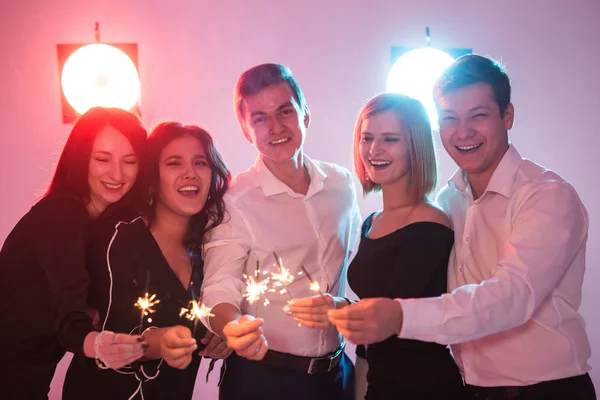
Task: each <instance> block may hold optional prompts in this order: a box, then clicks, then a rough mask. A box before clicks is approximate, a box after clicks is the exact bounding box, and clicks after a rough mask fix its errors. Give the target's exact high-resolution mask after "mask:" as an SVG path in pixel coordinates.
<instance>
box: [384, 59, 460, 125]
mask: <svg viewBox="0 0 600 400" xmlns="http://www.w3.org/2000/svg"><path fill="white" fill-rule="evenodd" d="M453 62H454V58H453V57H452V56H450V55H449V54H448V53H445V52H443V51H441V50H437V49H434V48H431V47H423V48H419V49H414V50H411V51H409V52H407V53H405V54H403V55H402V56H401V57H400V58H399V59H398V60H396V62H395V63H394V65H393V66H392V68H391V69H390V72H389V74H388V80H387V89H386V90H387V91H388V92H395V93H402V94H405V95H407V96H410V97H413V98H415V99H417V100H420V101H421V102H422V103H423V105H424V106H425V109H426V110H427V113H428V114H429V121H430V122H431V128H432V129H437V128H438V115H437V111H436V109H435V104H434V103H433V95H432V92H433V85H434V84H435V81H436V80H437V79H438V78H439V77H440V75H441V74H442V72H444V70H445V69H446V68H448V67H449V66H450V64H452V63H453Z"/></svg>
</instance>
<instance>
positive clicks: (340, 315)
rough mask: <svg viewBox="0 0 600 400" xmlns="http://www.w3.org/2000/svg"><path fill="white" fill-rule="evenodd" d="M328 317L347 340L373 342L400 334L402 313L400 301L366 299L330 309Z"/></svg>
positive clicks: (362, 342)
mask: <svg viewBox="0 0 600 400" xmlns="http://www.w3.org/2000/svg"><path fill="white" fill-rule="evenodd" d="M328 316H329V320H330V321H331V322H332V323H333V324H334V325H335V326H336V327H337V329H338V331H339V332H340V333H341V334H342V335H343V336H344V337H345V338H346V339H348V341H349V342H350V343H354V344H372V343H377V342H381V341H382V340H385V339H386V338H388V337H390V336H392V335H397V334H398V333H400V331H401V330H402V322H403V318H404V313H403V311H402V305H401V303H400V302H399V301H396V300H392V299H387V298H369V299H362V300H360V301H358V302H356V303H353V304H351V305H349V306H346V307H344V308H342V309H341V310H329V313H328Z"/></svg>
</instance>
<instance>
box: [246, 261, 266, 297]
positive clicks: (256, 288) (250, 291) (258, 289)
mask: <svg viewBox="0 0 600 400" xmlns="http://www.w3.org/2000/svg"><path fill="white" fill-rule="evenodd" d="M243 277H244V279H245V280H246V290H245V291H244V294H243V295H242V297H244V298H245V299H246V300H248V303H250V304H252V303H254V302H255V301H258V300H259V299H260V296H262V295H263V294H265V292H266V291H267V290H268V288H269V278H268V277H267V278H265V279H263V280H259V277H260V269H259V266H258V261H257V262H256V271H254V276H248V275H246V274H244V275H243ZM268 304H269V301H268V300H265V302H264V305H265V306H267V305H268Z"/></svg>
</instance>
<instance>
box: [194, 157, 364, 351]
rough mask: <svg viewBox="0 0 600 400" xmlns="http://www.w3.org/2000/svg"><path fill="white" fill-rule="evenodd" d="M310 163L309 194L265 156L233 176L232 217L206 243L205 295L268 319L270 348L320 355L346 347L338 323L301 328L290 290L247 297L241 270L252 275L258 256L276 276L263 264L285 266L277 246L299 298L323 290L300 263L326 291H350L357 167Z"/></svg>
mask: <svg viewBox="0 0 600 400" xmlns="http://www.w3.org/2000/svg"><path fill="white" fill-rule="evenodd" d="M304 164H305V166H306V168H307V171H308V173H309V175H310V186H309V188H308V192H307V193H306V195H303V194H298V193H295V192H294V191H293V190H292V189H290V188H289V187H288V186H287V185H285V184H284V183H283V182H281V181H280V180H278V179H277V178H276V177H275V176H274V175H273V173H272V172H271V171H269V169H268V168H267V167H266V166H265V164H264V162H263V161H262V159H261V158H260V157H259V158H258V159H257V161H256V163H255V165H254V166H252V167H251V168H250V169H249V170H247V171H246V172H244V173H242V174H240V175H238V176H237V177H236V178H235V179H234V180H233V183H232V185H231V188H230V189H229V190H228V192H227V194H226V196H225V206H226V210H227V213H228V214H229V216H230V217H228V216H227V214H226V217H225V221H224V222H223V223H222V224H221V225H219V226H218V227H217V228H215V229H213V230H212V231H210V232H209V235H208V240H207V243H206V244H205V245H204V262H205V264H204V283H203V289H202V293H203V294H202V296H203V297H202V300H203V302H204V304H205V305H206V306H208V307H214V306H215V305H217V304H219V303H230V304H233V305H235V306H237V307H238V308H239V309H240V310H241V311H242V313H244V314H251V315H253V316H255V317H259V318H264V325H263V329H264V332H265V337H266V338H267V341H268V343H269V348H270V349H272V350H276V351H280V352H284V353H290V354H296V355H302V356H313V357H315V356H323V355H325V354H327V353H329V352H331V351H333V350H335V349H336V348H338V347H339V346H340V338H341V337H340V335H339V334H338V332H337V330H336V329H335V327H331V328H329V329H327V330H320V329H312V328H306V327H299V326H298V324H297V322H296V321H295V320H294V319H293V317H291V316H289V315H287V314H285V313H284V312H283V307H284V306H285V305H286V304H287V301H288V300H289V297H288V294H287V293H286V294H280V293H279V291H276V292H266V293H265V294H264V295H263V296H262V297H261V299H260V300H258V301H256V302H254V303H253V304H249V302H248V301H247V300H246V299H244V298H243V297H242V294H243V292H244V289H245V283H244V278H243V277H242V276H243V274H246V275H248V276H252V275H253V274H254V272H255V270H256V265H257V261H258V264H259V266H260V270H261V274H260V277H261V279H263V278H264V277H267V276H269V274H263V273H262V271H266V272H269V273H270V272H279V271H278V268H277V266H276V264H275V258H274V256H273V252H276V253H277V255H278V256H279V257H280V258H281V259H282V261H283V264H284V266H285V268H287V269H289V270H290V272H291V273H292V274H293V275H294V277H295V278H294V281H293V282H292V283H291V284H290V285H289V287H288V289H289V292H290V293H291V296H292V297H293V298H303V297H309V296H314V295H318V293H317V292H315V291H313V290H311V289H310V287H309V283H310V282H309V280H308V278H307V277H306V276H305V275H304V274H302V275H298V272H300V271H301V266H304V268H306V270H307V271H308V273H309V274H310V276H311V278H312V279H313V280H316V281H318V282H319V284H320V287H321V290H322V291H323V292H325V291H326V290H327V288H329V293H331V295H333V296H344V293H345V288H346V270H347V266H348V258H349V255H350V252H351V250H352V249H353V248H354V245H355V243H356V241H357V240H358V237H359V234H360V225H361V218H360V213H359V211H358V206H357V203H356V194H355V189H354V183H353V180H352V177H351V174H350V172H349V171H348V170H346V169H344V168H342V167H339V166H337V165H334V164H330V163H325V162H321V161H314V160H311V159H310V158H308V157H306V156H304ZM265 300H268V303H269V304H268V305H265ZM203 322H205V324H206V325H207V326H208V323H207V322H208V321H203ZM209 329H210V326H209Z"/></svg>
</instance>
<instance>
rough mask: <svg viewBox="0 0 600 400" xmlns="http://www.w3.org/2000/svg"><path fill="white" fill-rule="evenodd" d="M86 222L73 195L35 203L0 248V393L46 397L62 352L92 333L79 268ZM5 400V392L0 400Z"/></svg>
mask: <svg viewBox="0 0 600 400" xmlns="http://www.w3.org/2000/svg"><path fill="white" fill-rule="evenodd" d="M88 223H89V218H88V214H87V211H86V208H85V206H84V204H83V203H82V202H81V201H80V200H78V199H77V198H75V197H70V196H63V195H53V196H50V197H47V198H44V199H42V200H40V201H39V202H38V203H37V204H36V205H35V206H33V208H32V209H31V210H30V211H29V212H28V213H27V214H25V216H24V217H23V218H21V220H20V221H19V222H18V223H17V225H16V226H15V228H14V229H13V230H12V232H11V233H10V234H9V236H8V237H7V238H6V241H5V242H4V245H3V247H2V251H0V365H2V366H3V368H2V371H3V372H2V376H1V377H0V381H1V384H0V392H6V391H9V390H11V389H10V387H11V386H12V387H16V388H18V393H19V396H24V398H46V397H47V393H48V390H49V388H50V382H51V380H52V376H53V375H54V370H55V368H56V364H57V363H58V362H59V361H60V359H61V358H62V357H63V355H64V354H65V349H66V350H69V351H72V352H81V351H82V349H83V346H82V344H83V339H84V338H85V335H86V334H87V333H89V331H90V330H92V323H91V318H90V317H89V316H88V312H87V310H88V308H87V304H86V290H87V285H88V282H89V278H88V275H87V272H86V268H85V261H86V240H87V230H88ZM2 398H12V397H10V395H9V396H8V397H2Z"/></svg>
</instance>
